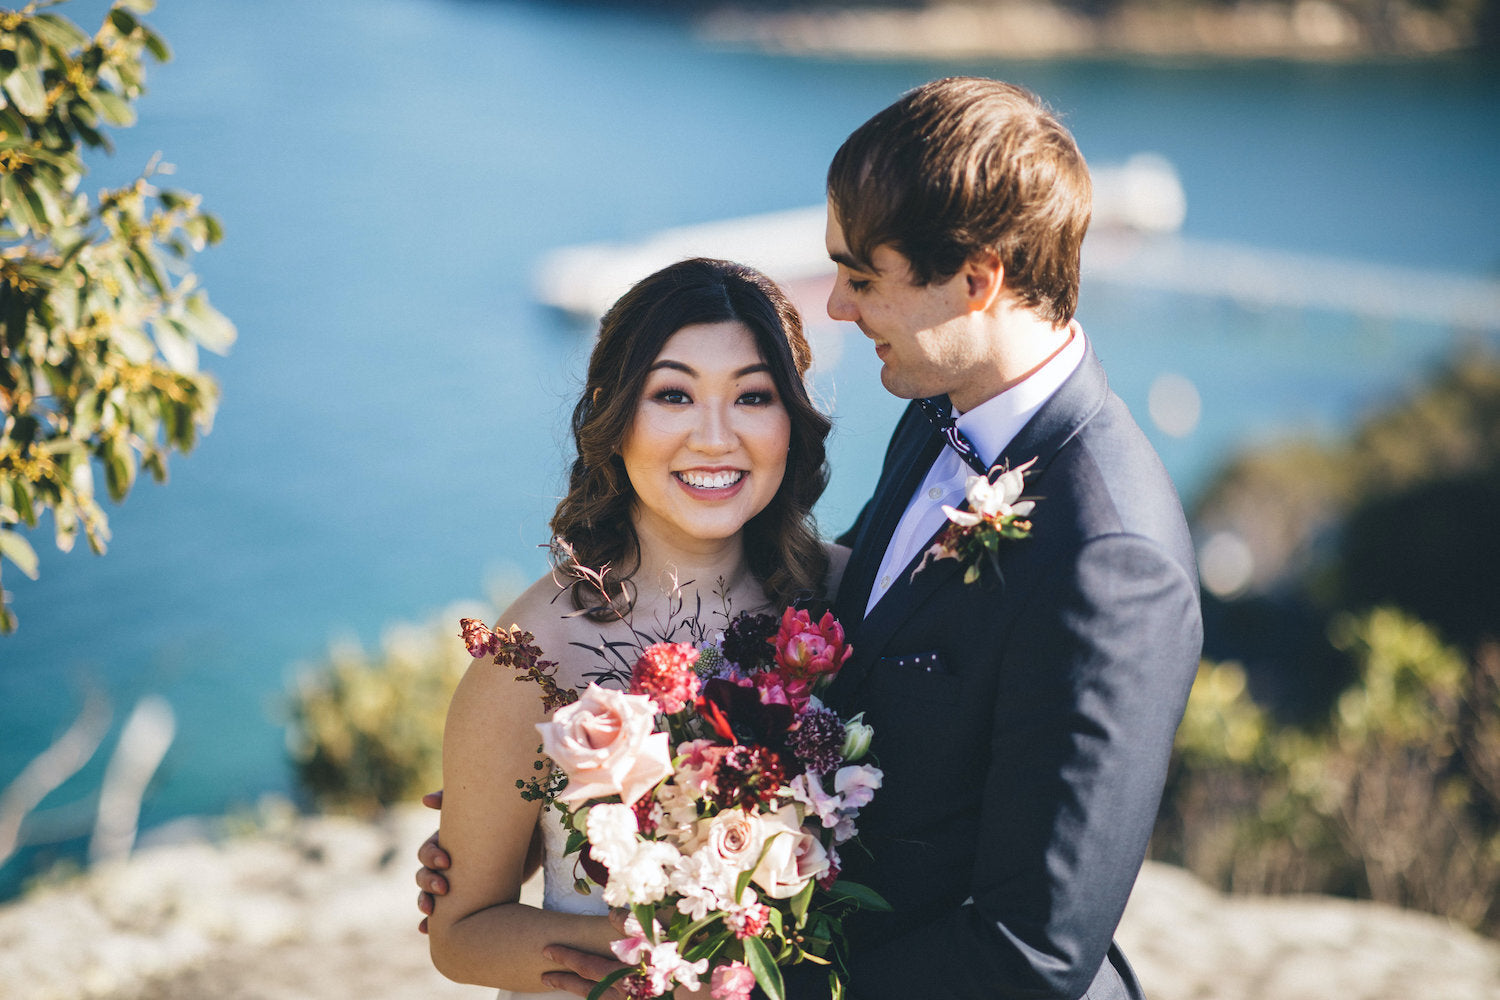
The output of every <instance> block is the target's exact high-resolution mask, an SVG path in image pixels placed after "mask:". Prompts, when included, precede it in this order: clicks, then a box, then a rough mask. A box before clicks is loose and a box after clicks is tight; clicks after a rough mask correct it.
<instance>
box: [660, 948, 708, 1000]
mask: <svg viewBox="0 0 1500 1000" xmlns="http://www.w3.org/2000/svg"><path fill="white" fill-rule="evenodd" d="M707 971H708V959H706V958H700V959H699V960H698V961H696V962H689V961H687V960H686V959H684V958H683V957H682V956H681V955H680V954H678V952H677V942H676V941H663V942H662V943H661V944H658V945H654V946H653V947H652V948H651V955H650V957H649V958H647V959H646V978H647V979H649V980H650V981H651V988H652V989H653V990H655V991H656V993H657V995H662V994H665V993H667V992H669V991H670V990H671V988H672V982H673V980H675V981H677V982H679V983H681V984H682V985H684V986H686V987H687V988H688V989H690V990H696V989H698V987H699V986H700V985H702V984H701V983H700V982H699V981H698V977H699V976H701V975H703V974H704V973H705V972H707Z"/></svg>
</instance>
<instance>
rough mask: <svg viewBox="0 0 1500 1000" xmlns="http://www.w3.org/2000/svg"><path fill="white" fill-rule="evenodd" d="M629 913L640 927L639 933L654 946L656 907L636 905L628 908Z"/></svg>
mask: <svg viewBox="0 0 1500 1000" xmlns="http://www.w3.org/2000/svg"><path fill="white" fill-rule="evenodd" d="M630 912H631V913H632V914H633V915H634V916H635V919H636V921H637V922H638V923H639V924H640V925H641V933H642V934H644V935H645V936H646V940H647V941H650V942H651V943H652V944H656V907H654V906H652V905H650V904H649V903H636V904H634V905H632V906H631V907H630Z"/></svg>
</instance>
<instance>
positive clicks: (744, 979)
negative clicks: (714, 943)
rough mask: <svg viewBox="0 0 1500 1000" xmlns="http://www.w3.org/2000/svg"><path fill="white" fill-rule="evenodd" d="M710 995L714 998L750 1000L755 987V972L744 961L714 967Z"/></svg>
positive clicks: (718, 999)
mask: <svg viewBox="0 0 1500 1000" xmlns="http://www.w3.org/2000/svg"><path fill="white" fill-rule="evenodd" d="M710 982H711V983H712V988H711V989H710V990H709V996H711V997H713V998H714V1000H749V997H750V993H751V991H752V990H754V989H755V973H753V972H751V971H750V966H748V965H746V964H745V963H744V962H730V963H729V964H728V965H721V966H719V967H718V968H716V969H714V974H713V978H712V979H711V980H710Z"/></svg>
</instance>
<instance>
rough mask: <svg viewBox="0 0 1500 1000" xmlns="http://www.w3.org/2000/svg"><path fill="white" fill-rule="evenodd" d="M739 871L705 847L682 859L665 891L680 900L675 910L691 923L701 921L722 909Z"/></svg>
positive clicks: (725, 905)
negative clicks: (691, 921) (667, 889)
mask: <svg viewBox="0 0 1500 1000" xmlns="http://www.w3.org/2000/svg"><path fill="white" fill-rule="evenodd" d="M738 877H739V869H737V868H734V867H732V866H730V865H727V864H725V863H724V860H723V859H722V858H720V857H719V856H718V855H717V854H715V853H714V852H713V851H712V850H710V849H709V848H707V847H703V848H700V849H699V850H697V851H695V852H693V853H692V854H687V855H683V858H682V861H681V862H680V863H679V864H678V865H677V867H676V868H675V869H673V871H672V876H671V880H670V881H669V882H668V888H669V889H670V890H671V891H672V892H673V893H676V894H677V896H678V897H679V898H678V900H677V909H678V910H680V911H681V912H683V913H686V914H688V915H689V916H691V917H692V918H693V919H694V920H702V919H703V918H704V917H705V916H706V915H707V914H708V913H709V912H710V911H712V910H722V909H725V908H726V907H727V906H729V904H730V903H731V901H732V897H733V896H734V882H735V879H736V878H738Z"/></svg>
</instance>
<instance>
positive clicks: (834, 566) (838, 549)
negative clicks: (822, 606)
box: [823, 542, 850, 600]
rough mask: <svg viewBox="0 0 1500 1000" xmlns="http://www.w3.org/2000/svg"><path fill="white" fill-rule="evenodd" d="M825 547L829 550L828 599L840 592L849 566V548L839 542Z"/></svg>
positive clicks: (824, 544)
mask: <svg viewBox="0 0 1500 1000" xmlns="http://www.w3.org/2000/svg"><path fill="white" fill-rule="evenodd" d="M823 547H824V548H825V549H827V550H828V598H829V600H832V599H833V596H834V595H835V594H837V593H838V592H839V584H840V583H842V582H843V580H844V570H845V569H847V568H848V566H849V551H850V550H849V547H848V546H846V545H840V544H838V543H837V542H824V543H823Z"/></svg>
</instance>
